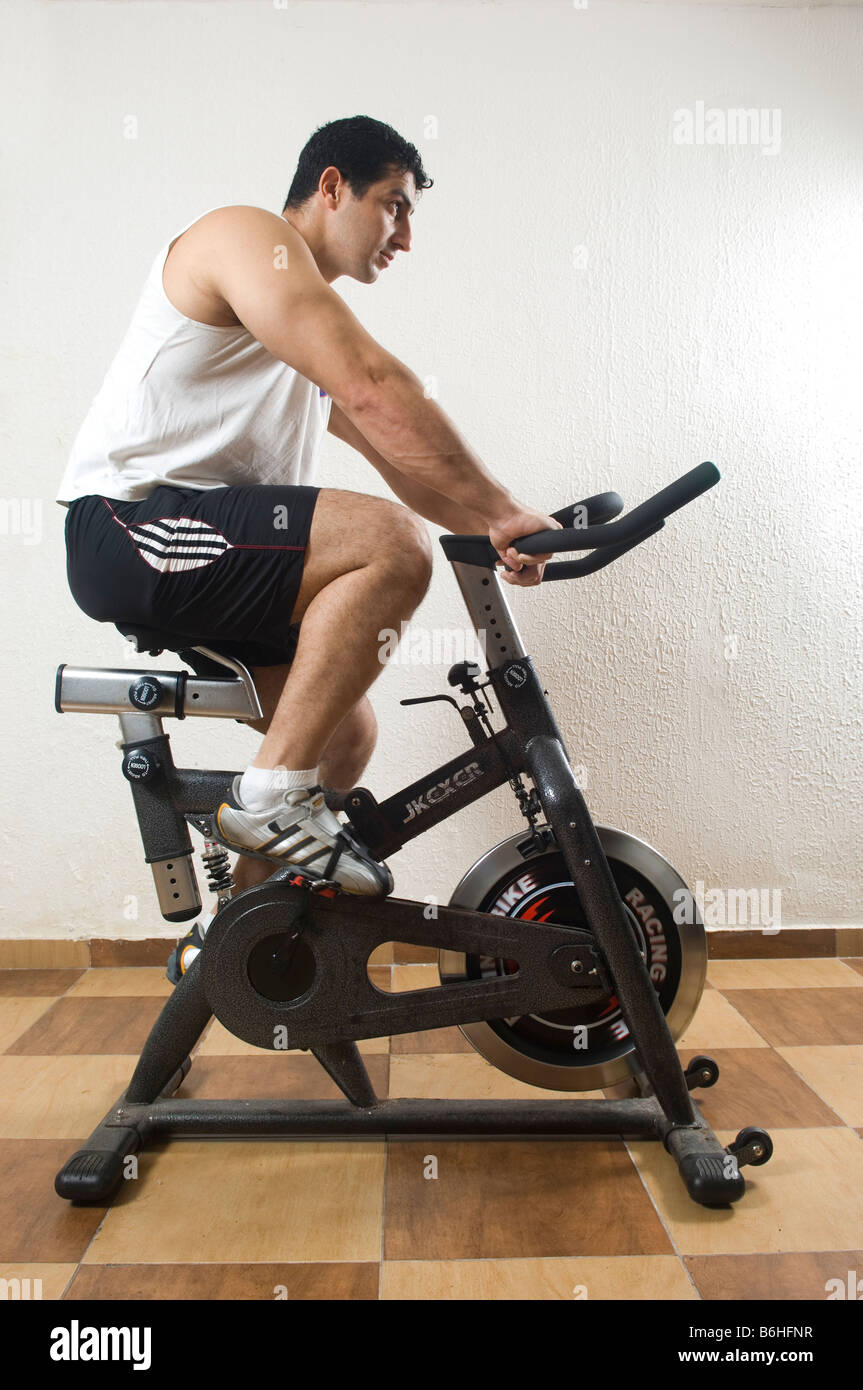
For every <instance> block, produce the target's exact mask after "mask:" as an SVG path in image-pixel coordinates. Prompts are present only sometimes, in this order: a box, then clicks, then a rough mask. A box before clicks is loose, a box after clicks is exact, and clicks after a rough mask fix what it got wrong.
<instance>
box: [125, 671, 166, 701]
mask: <svg viewBox="0 0 863 1390" xmlns="http://www.w3.org/2000/svg"><path fill="white" fill-rule="evenodd" d="M161 698H162V687H161V685H160V684H159V682H158V681H157V680H156V678H155V676H141V677H140V678H139V679H138V680H136V681H135V682H134V683H133V684H132V685H130V686H129V699H130V700H131V702H132V704H133V705H134V706H135V708H136V709H153V708H154V707H155V706H156V705H158V703H159V701H160V700H161Z"/></svg>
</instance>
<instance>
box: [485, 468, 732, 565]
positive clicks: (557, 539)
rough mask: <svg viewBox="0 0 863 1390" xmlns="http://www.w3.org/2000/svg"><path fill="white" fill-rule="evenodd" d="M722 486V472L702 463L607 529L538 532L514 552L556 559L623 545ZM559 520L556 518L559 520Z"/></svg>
mask: <svg viewBox="0 0 863 1390" xmlns="http://www.w3.org/2000/svg"><path fill="white" fill-rule="evenodd" d="M718 482H719V469H718V468H717V467H716V465H715V464H713V463H700V464H698V466H697V467H696V468H691V469H690V470H689V472H688V473H684V475H683V477H682V478H678V479H676V481H675V482H673V483H669V485H668V487H664V488H662V490H661V491H660V492H657V493H655V494H654V495H653V497H648V499H647V501H646V502H642V503H641V504H640V505H639V506H637V507H633V509H632V511H631V512H627V513H626V516H623V517H621V519H620V520H619V521H611V522H606V523H605V524H604V525H592V524H588V525H587V526H582V527H575V528H572V527H569V528H568V527H564V529H563V530H562V531H537V532H536V533H535V534H534V535H532V536H520V537H519V538H518V539H517V540H514V541H511V542H510V545H511V546H512V548H513V549H514V550H520V551H521V552H522V553H523V554H524V555H544V554H549V555H554V554H557V553H559V552H560V551H562V550H593V548H594V547H595V546H611V545H620V544H623V543H624V542H625V541H630V540H632V539H633V538H634V537H636V536H638V535H640V534H641V533H642V532H643V531H646V530H647V529H648V528H650V527H652V526H653V525H654V524H655V522H657V521H663V520H664V519H665V518H666V517H667V516H670V515H671V513H672V512H676V511H677V510H678V509H679V508H680V507H684V506H686V503H687V502H692V501H694V500H695V498H696V497H700V496H701V494H702V492H706V491H707V489H708V488H710V487H713V485H714V483H718ZM558 519H559V518H557V517H556V518H555V520H558Z"/></svg>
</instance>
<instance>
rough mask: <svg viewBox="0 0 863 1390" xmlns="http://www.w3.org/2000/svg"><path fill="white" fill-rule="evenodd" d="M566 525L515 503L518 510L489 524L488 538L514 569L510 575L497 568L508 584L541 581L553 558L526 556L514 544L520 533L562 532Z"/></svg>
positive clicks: (526, 584) (524, 585) (524, 587)
mask: <svg viewBox="0 0 863 1390" xmlns="http://www.w3.org/2000/svg"><path fill="white" fill-rule="evenodd" d="M562 529H563V527H562V526H561V524H560V522H559V521H555V519H554V517H553V516H546V515H545V514H544V513H543V512H535V511H533V510H532V508H529V507H523V506H521V505H520V504H518V503H516V506H515V510H514V511H511V512H508V513H507V515H506V516H504V517H502V518H501V517H498V518H497V519H496V520H495V522H494V523H493V524H492V525H491V526H490V527H489V531H488V538H489V540H490V541H491V543H492V545H493V546H494V548H495V550H496V551H497V553H498V555H499V556H500V558H501V559H502V560H505V561H506V563H507V564H508V565H509V566H510V568H511V569H512V570H513V571H514V573H512V574H507V572H506V570H504V569H501V568H498V569H497V573H498V574H499V575H500V577H501V579H505V580H506V582H507V584H513V585H515V586H516V587H518V588H523V589H526V588H531V587H532V586H533V585H534V584H541V583H542V576H543V572H544V570H545V566H546V564H547V563H548V561H549V560H550V559H551V554H548V555H523V554H521V552H520V551H518V550H516V549H515V547H514V546H513V545H512V544H511V542H512V541H513V540H516V539H518V537H519V536H531V535H533V534H534V532H535V531H561V530H562Z"/></svg>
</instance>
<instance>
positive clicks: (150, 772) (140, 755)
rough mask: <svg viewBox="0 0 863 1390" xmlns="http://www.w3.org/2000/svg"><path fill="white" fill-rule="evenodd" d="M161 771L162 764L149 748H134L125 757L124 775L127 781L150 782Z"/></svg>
mask: <svg viewBox="0 0 863 1390" xmlns="http://www.w3.org/2000/svg"><path fill="white" fill-rule="evenodd" d="M161 771H162V764H161V763H160V761H159V759H158V757H157V756H156V754H155V753H154V752H152V750H151V749H149V748H132V749H130V751H129V752H128V753H127V754H126V755H125V757H124V758H123V776H124V777H125V778H126V781H127V782H150V781H152V779H153V778H154V777H158V775H159V773H160V772H161Z"/></svg>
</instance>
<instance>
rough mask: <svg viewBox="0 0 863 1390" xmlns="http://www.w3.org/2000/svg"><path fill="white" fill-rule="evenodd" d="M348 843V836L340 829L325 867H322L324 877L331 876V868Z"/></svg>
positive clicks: (336, 862)
mask: <svg viewBox="0 0 863 1390" xmlns="http://www.w3.org/2000/svg"><path fill="white" fill-rule="evenodd" d="M349 845H350V837H349V836H348V835H346V834H345V832H344V831H343V830H340V831H339V833H338V835H337V836H336V843H335V845H334V846H333V852H332V854H331V855H330V857H329V859H328V860H327V867H326V868H325V869H324V875H323V876H324V878H332V876H333V869H334V868H335V867H336V865H337V864H338V862H339V860H340V859H341V857H342V855H343V853H344V852H345V850H346V849H347V848H348V847H349Z"/></svg>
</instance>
